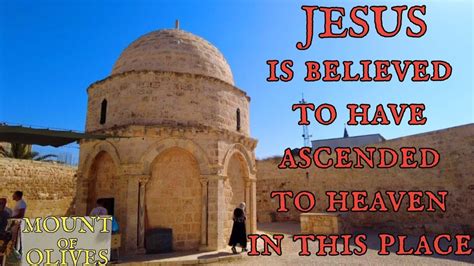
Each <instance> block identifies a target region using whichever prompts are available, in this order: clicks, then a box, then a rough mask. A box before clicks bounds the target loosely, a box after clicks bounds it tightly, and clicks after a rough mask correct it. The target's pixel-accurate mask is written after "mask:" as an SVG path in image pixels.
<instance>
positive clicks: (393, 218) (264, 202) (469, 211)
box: [257, 124, 474, 232]
mask: <svg viewBox="0 0 474 266" xmlns="http://www.w3.org/2000/svg"><path fill="white" fill-rule="evenodd" d="M473 133H474V125H473V124H469V125H465V126H459V127H454V128H448V129H443V130H439V131H434V132H429V133H424V134H419V135H413V136H407V137H403V138H398V139H393V140H389V141H385V142H383V143H380V144H377V145H374V146H376V147H377V146H378V147H390V148H394V149H398V148H400V147H417V148H421V147H431V148H434V149H436V150H437V151H438V152H439V153H440V156H441V159H440V163H439V165H438V166H437V167H435V168H432V169H419V168H416V169H400V168H399V167H398V166H396V167H393V168H390V169H377V168H374V169H371V168H368V167H365V168H363V169H347V170H346V169H334V168H329V169H326V170H324V169H317V168H315V167H310V168H308V169H296V170H279V169H278V168H277V165H278V164H279V162H280V159H279V158H274V159H268V160H261V161H257V206H258V208H257V211H258V214H257V219H258V221H259V222H269V221H271V220H280V221H281V220H294V221H298V220H299V219H300V212H299V211H297V210H295V208H294V207H293V205H292V201H290V200H287V205H288V206H290V211H289V212H287V213H276V209H277V207H278V201H277V199H276V198H273V199H272V198H271V197H270V193H271V191H277V190H279V191H281V190H292V191H294V192H298V191H310V192H312V193H314V194H315V195H316V207H315V208H314V209H313V210H312V212H324V211H325V209H326V207H327V204H328V203H327V196H326V195H325V192H326V191H355V190H359V191H360V190H365V191H367V192H368V195H369V197H368V200H367V202H368V203H371V202H372V199H373V194H374V192H376V191H381V192H384V191H388V190H393V191H400V190H418V191H427V190H430V191H440V190H447V191H449V195H448V196H447V200H446V202H447V211H446V212H441V211H436V212H406V211H405V210H404V209H406V205H402V208H401V209H403V210H400V211H399V212H396V213H395V212H387V213H380V212H372V213H371V212H351V213H347V216H348V217H347V219H348V221H349V222H350V223H351V226H353V227H372V228H373V227H380V228H398V229H402V230H404V231H408V230H409V231H413V232H425V231H428V232H430V231H449V232H461V231H463V232H466V231H471V232H472V230H473V228H474V205H473V204H472V202H473V200H474V196H473V195H474V176H473V172H474V164H473V163H472V158H474V148H473V147H474V134H473ZM415 158H416V157H415ZM371 196H372V197H371ZM384 199H385V200H387V201H386V202H388V198H387V197H384ZM303 204H304V203H303ZM303 206H306V205H303Z"/></svg>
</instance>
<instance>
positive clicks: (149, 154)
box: [140, 138, 211, 175]
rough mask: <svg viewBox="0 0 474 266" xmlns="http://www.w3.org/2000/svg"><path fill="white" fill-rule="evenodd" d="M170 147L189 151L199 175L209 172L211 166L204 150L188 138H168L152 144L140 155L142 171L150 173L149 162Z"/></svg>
mask: <svg viewBox="0 0 474 266" xmlns="http://www.w3.org/2000/svg"><path fill="white" fill-rule="evenodd" d="M170 148H181V149H183V150H185V151H188V152H189V153H191V154H192V155H193V156H194V158H195V159H196V161H197V163H198V165H199V170H200V174H201V175H209V174H211V166H210V163H209V159H208V156H207V155H206V152H205V151H204V150H203V149H202V148H201V147H200V146H199V145H198V144H196V143H195V142H194V141H192V140H189V139H178V138H168V139H164V140H161V141H159V142H157V143H155V144H153V145H152V146H151V147H150V148H149V149H148V150H147V151H146V152H145V153H144V155H143V156H142V158H141V160H140V161H141V163H142V165H143V173H144V174H146V175H150V174H151V163H152V162H153V160H155V158H156V157H157V156H158V155H160V154H161V153H163V152H164V151H166V150H168V149H170Z"/></svg>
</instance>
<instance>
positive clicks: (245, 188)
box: [222, 144, 254, 240]
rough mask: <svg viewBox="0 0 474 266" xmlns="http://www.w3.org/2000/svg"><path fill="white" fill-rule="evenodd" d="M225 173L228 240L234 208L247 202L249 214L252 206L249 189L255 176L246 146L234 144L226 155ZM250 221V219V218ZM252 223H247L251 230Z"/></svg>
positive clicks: (225, 223) (226, 230)
mask: <svg viewBox="0 0 474 266" xmlns="http://www.w3.org/2000/svg"><path fill="white" fill-rule="evenodd" d="M223 161H224V166H223V171H222V172H223V175H224V176H226V178H225V181H224V199H225V206H226V207H225V213H226V214H225V215H226V216H225V217H226V218H225V220H224V240H228V238H229V235H230V232H231V231H232V224H233V220H232V216H233V212H234V209H235V208H236V207H237V206H238V204H239V203H240V202H246V204H247V216H249V214H250V213H249V209H250V207H251V205H252V204H251V196H250V193H251V191H250V190H249V185H250V179H251V178H252V177H253V175H254V173H253V169H254V167H253V165H254V163H252V159H251V157H250V156H249V154H248V152H247V150H246V149H245V147H244V146H243V145H241V144H234V145H232V146H231V147H230V148H229V149H228V151H227V153H226V155H225V157H224V160H223ZM248 221H250V219H248ZM249 229H250V224H247V232H249Z"/></svg>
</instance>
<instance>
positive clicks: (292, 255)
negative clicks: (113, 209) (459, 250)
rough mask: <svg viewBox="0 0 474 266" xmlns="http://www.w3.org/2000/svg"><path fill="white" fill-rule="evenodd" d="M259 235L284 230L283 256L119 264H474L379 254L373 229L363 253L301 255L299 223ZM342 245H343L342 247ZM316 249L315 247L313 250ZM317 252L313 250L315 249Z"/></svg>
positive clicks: (177, 257)
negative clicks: (296, 240)
mask: <svg viewBox="0 0 474 266" xmlns="http://www.w3.org/2000/svg"><path fill="white" fill-rule="evenodd" d="M258 229H259V232H258V233H259V234H268V235H270V234H272V233H281V234H284V235H285V239H284V240H283V241H282V250H283V254H282V255H281V256H277V255H272V256H258V257H250V256H247V255H246V254H245V253H239V254H237V255H234V254H232V253H231V252H230V249H225V250H220V251H213V252H194V253H192V252H188V253H183V252H181V253H180V252H177V253H171V254H157V255H142V256H136V257H130V258H127V259H126V260H124V261H122V262H121V263H120V265H147V266H148V265H196V264H212V265H251V266H258V265H272V266H275V265H346V264H350V265H430V266H432V265H462V264H474V256H463V257H455V256H444V257H441V256H399V255H396V254H394V253H391V254H390V255H388V256H379V255H377V249H376V248H375V245H376V244H375V243H374V241H369V240H370V239H376V238H377V234H376V232H373V231H370V230H364V231H358V232H357V233H365V234H367V237H368V241H367V245H368V251H367V253H366V254H365V255H363V256H325V257H320V256H315V255H312V256H308V257H301V256H298V252H299V249H300V246H299V244H297V243H294V242H293V241H285V240H288V238H291V236H292V235H293V234H297V233H299V232H300V225H299V223H296V222H284V223H265V224H259V226H258ZM413 241H414V239H410V242H409V244H412V243H413ZM339 246H341V247H339ZM309 247H310V250H314V246H312V245H311V244H310V246H309ZM311 248H313V249H311ZM339 248H341V249H342V245H341V244H339V245H338V249H339ZM258 250H263V246H262V243H260V242H259V243H258ZM313 253H314V252H313Z"/></svg>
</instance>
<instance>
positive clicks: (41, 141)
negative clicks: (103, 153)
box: [0, 124, 107, 147]
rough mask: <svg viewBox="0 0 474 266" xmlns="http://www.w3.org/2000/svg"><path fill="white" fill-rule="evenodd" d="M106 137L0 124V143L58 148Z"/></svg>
mask: <svg viewBox="0 0 474 266" xmlns="http://www.w3.org/2000/svg"><path fill="white" fill-rule="evenodd" d="M106 137H107V136H105V135H92V134H87V133H80V132H75V131H70V130H69V131H68V130H52V129H48V128H45V129H39V128H31V127H23V126H10V125H5V124H0V142H11V143H22V144H35V145H41V146H48V145H50V146H54V147H59V146H63V145H66V144H69V143H72V142H76V141H79V140H81V139H105V138H106Z"/></svg>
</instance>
